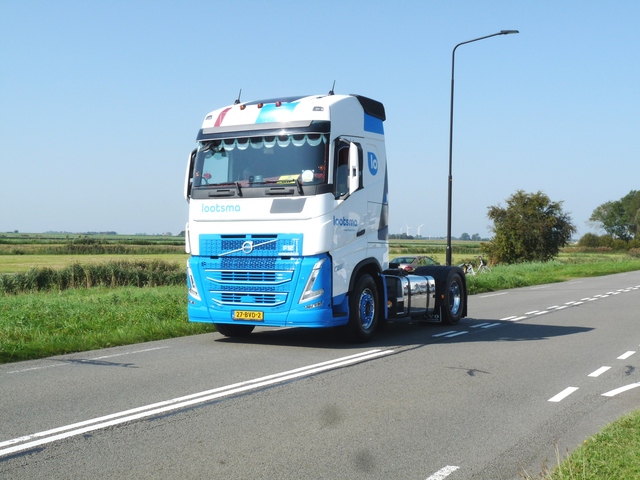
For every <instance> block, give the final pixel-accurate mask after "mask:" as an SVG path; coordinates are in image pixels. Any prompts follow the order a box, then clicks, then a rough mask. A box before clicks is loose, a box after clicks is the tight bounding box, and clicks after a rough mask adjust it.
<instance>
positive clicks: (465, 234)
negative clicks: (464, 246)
mask: <svg viewBox="0 0 640 480" xmlns="http://www.w3.org/2000/svg"><path fill="white" fill-rule="evenodd" d="M460 240H471V237H470V236H469V234H468V233H467V232H464V233H463V234H462V235H460Z"/></svg>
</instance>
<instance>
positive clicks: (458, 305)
mask: <svg viewBox="0 0 640 480" xmlns="http://www.w3.org/2000/svg"><path fill="white" fill-rule="evenodd" d="M465 301H466V296H465V294H464V283H463V281H462V278H461V277H460V274H459V273H457V272H454V271H451V272H449V275H447V281H446V283H445V289H444V302H443V304H442V317H443V320H444V321H445V322H446V323H448V324H450V325H455V324H456V323H458V322H459V321H460V319H461V318H462V312H464V306H465V305H464V303H465Z"/></svg>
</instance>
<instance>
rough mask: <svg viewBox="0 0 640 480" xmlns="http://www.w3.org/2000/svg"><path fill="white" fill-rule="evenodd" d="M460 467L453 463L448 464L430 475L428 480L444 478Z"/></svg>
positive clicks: (442, 479) (441, 479)
mask: <svg viewBox="0 0 640 480" xmlns="http://www.w3.org/2000/svg"><path fill="white" fill-rule="evenodd" d="M459 468H460V467H454V466H453V465H447V466H446V467H443V468H441V469H440V470H438V471H437V472H436V473H434V474H433V475H431V476H430V477H428V478H427V480H444V479H445V478H447V477H448V476H449V475H451V474H452V473H453V472H455V471H456V470H458V469H459Z"/></svg>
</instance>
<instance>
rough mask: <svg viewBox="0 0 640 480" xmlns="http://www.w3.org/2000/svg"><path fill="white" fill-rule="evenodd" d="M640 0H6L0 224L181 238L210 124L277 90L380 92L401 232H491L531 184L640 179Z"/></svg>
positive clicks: (0, 23) (608, 189) (614, 185)
mask: <svg viewBox="0 0 640 480" xmlns="http://www.w3.org/2000/svg"><path fill="white" fill-rule="evenodd" d="M639 20H640V2H634V1H616V0H608V1H606V2H605V1H600V2H597V1H563V2H558V1H555V0H554V1H546V0H540V1H536V2H520V1H513V0H508V1H483V2H478V1H475V0H474V1H435V0H420V1H418V0H416V1H397V2H383V1H376V0H366V1H360V0H357V1H349V0H346V1H345V0H341V1H330V0H325V1H313V0H308V1H299V0H298V1H248V0H234V1H189V0H182V1H136V0H127V1H124V0H123V1H108V2H98V1H63V0H58V1H56V0H47V1H31V0H0V44H1V45H2V47H1V48H0V69H1V72H2V73H1V75H0V129H1V133H0V232H2V231H13V230H19V231H21V232H43V231H48V230H55V231H71V232H84V231H107V230H115V231H117V232H118V233H128V234H133V233H139V232H145V233H150V234H151V233H162V232H167V231H169V232H173V233H174V234H175V233H178V232H180V231H181V230H183V229H184V225H185V222H186V221H187V204H186V202H185V201H184V199H183V197H182V188H183V179H184V173H185V166H186V160H187V156H188V154H189V152H190V151H191V149H192V148H193V147H194V145H195V136H196V133H197V131H198V129H199V127H200V125H201V122H202V120H203V118H204V116H205V115H206V114H207V113H208V112H209V111H211V110H213V109H215V108H218V107H221V106H225V105H228V104H231V103H233V101H234V100H235V98H236V97H237V95H238V91H239V90H240V89H241V88H242V99H243V100H245V101H248V100H254V99H260V98H272V97H275V96H279V95H298V94H317V93H326V92H328V91H329V90H330V88H331V85H332V83H333V81H334V80H335V81H336V88H335V89H336V93H359V94H362V95H366V96H369V97H372V98H375V99H377V100H380V101H381V102H383V103H384V104H385V107H386V111H387V121H386V122H385V132H386V140H387V157H388V161H389V170H390V204H391V206H390V215H391V220H390V226H391V232H392V233H400V231H406V227H407V225H409V227H410V228H409V233H410V234H415V233H417V227H418V226H419V225H421V224H424V225H422V227H421V232H420V233H421V234H422V235H423V236H444V235H445V234H446V197H447V173H448V147H449V101H450V81H451V51H452V49H453V47H454V46H455V45H456V44H457V43H460V42H463V41H466V40H471V39H474V38H477V37H481V36H484V35H489V34H491V33H495V32H497V31H499V30H503V29H517V30H520V34H518V35H508V36H498V37H494V38H489V39H486V40H482V41H479V42H475V43H472V44H468V45H463V46H461V47H460V48H459V49H458V50H457V52H456V70H455V71H456V76H455V88H456V90H455V113H454V148H453V228H452V233H453V235H454V236H459V235H461V234H462V233H463V232H466V233H469V234H470V235H472V234H474V233H479V234H480V235H481V236H483V237H484V236H488V235H489V234H490V233H489V232H490V231H489V227H490V225H491V222H490V221H489V220H488V219H487V218H486V213H487V208H488V207H489V206H491V205H498V204H500V205H503V206H504V205H505V200H506V199H507V198H508V197H509V196H510V195H511V194H513V193H514V192H515V191H516V190H518V189H523V190H525V191H528V192H536V191H538V190H542V191H543V192H545V193H546V194H547V195H549V197H550V198H551V199H552V200H554V201H563V202H564V204H563V205H564V210H565V211H566V212H569V213H570V214H571V217H572V218H573V222H574V223H575V224H576V226H577V227H578V230H579V233H578V236H580V235H582V234H584V233H586V232H588V231H593V229H592V227H590V226H589V225H587V223H586V222H587V220H588V218H589V216H590V215H591V213H592V211H593V210H594V208H596V207H597V206H598V205H600V204H602V203H604V202H606V201H608V200H618V199H620V198H622V197H623V196H624V195H626V194H627V193H628V192H629V191H630V190H632V189H635V190H637V189H640V158H639V157H640V154H639V153H638V152H640V62H639V52H638V48H639V46H640V28H638V21H639Z"/></svg>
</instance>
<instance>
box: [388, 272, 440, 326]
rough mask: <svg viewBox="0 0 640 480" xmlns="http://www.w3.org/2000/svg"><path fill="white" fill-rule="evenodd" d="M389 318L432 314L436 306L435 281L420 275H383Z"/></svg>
mask: <svg viewBox="0 0 640 480" xmlns="http://www.w3.org/2000/svg"><path fill="white" fill-rule="evenodd" d="M385 277H386V280H387V298H388V302H389V304H388V307H389V316H390V317H419V316H426V315H429V314H432V313H433V312H434V309H435V305H436V281H435V280H434V279H433V278H432V277H423V276H421V275H406V276H404V275H403V276H395V275H385Z"/></svg>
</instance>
